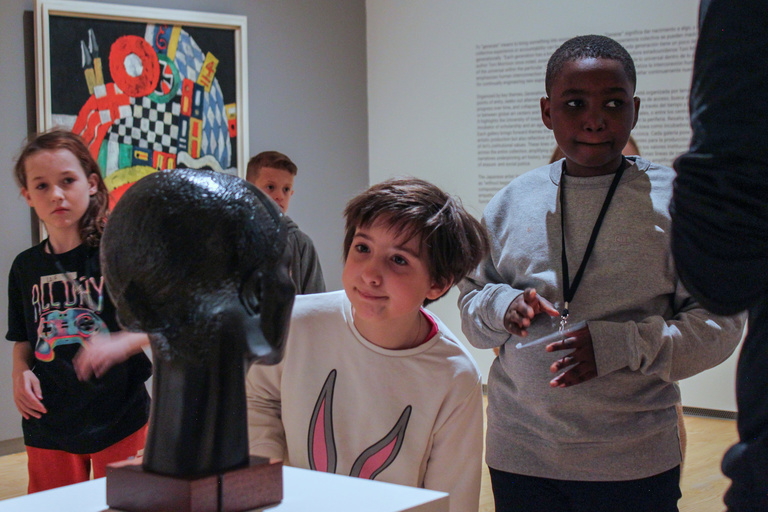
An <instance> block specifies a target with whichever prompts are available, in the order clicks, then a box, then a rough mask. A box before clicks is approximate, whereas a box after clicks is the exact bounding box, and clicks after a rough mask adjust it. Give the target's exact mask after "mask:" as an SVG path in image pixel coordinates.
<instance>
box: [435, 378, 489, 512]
mask: <svg viewBox="0 0 768 512" xmlns="http://www.w3.org/2000/svg"><path fill="white" fill-rule="evenodd" d="M436 427H437V428H436V430H435V432H434V433H433V443H432V450H431V452H430V454H429V459H428V461H427V470H426V472H425V474H424V487H425V488H427V489H433V490H436V491H443V492H447V493H450V512H477V510H478V508H479V506H480V480H481V471H482V453H483V398H482V388H481V381H480V379H479V378H478V380H477V383H476V384H475V386H474V387H473V388H472V390H471V392H470V393H469V394H468V395H467V396H466V397H464V398H463V399H462V400H461V401H460V402H459V403H458V404H457V405H456V407H455V408H454V409H453V410H452V411H449V412H448V413H447V414H446V416H445V417H444V419H443V421H442V422H441V424H440V425H437V426H436Z"/></svg>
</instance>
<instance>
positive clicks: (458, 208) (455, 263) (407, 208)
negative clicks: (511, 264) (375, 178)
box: [344, 177, 489, 306]
mask: <svg viewBox="0 0 768 512" xmlns="http://www.w3.org/2000/svg"><path fill="white" fill-rule="evenodd" d="M344 218H345V219H346V228H345V235H344V261H345V262H346V260H347V255H348V254H349V249H350V247H351V245H352V239H353V238H354V236H355V231H356V230H357V228H360V227H362V228H366V227H370V226H371V225H373V224H374V223H375V222H377V221H380V222H384V223H385V224H386V225H387V226H389V228H390V229H393V230H394V231H395V232H396V233H397V234H398V235H402V236H405V237H407V238H409V239H410V238H413V237H419V239H420V241H421V246H422V247H423V248H425V249H426V251H427V262H428V267H429V273H430V277H431V279H432V280H433V281H434V282H435V283H438V284H440V285H444V284H446V283H453V284H456V283H458V282H459V281H461V280H462V279H464V277H465V276H466V275H467V274H468V273H469V272H470V271H472V270H474V269H475V268H476V267H477V265H479V264H480V261H481V260H482V259H483V258H484V257H485V255H486V254H487V253H488V248H489V243H488V235H487V233H486V230H485V228H484V227H483V226H482V224H480V222H479V221H478V220H477V219H475V218H474V217H473V216H472V215H470V214H469V213H468V212H467V211H466V210H465V209H464V207H463V206H462V204H461V200H460V199H459V198H456V197H453V196H451V195H449V194H446V193H445V192H443V191H442V190H440V189H439V188H438V187H437V186H435V185H433V184H432V183H429V182H428V181H425V180H422V179H419V178H412V177H405V178H392V179H389V180H386V181H383V182H381V183H379V184H376V185H373V186H372V187H370V188H369V189H368V190H366V191H365V192H363V193H362V194H360V195H358V196H357V197H355V198H353V199H352V200H351V201H349V203H347V207H346V208H345V209H344ZM430 302H433V301H431V300H428V299H425V300H424V305H425V306H426V305H427V304H429V303H430Z"/></svg>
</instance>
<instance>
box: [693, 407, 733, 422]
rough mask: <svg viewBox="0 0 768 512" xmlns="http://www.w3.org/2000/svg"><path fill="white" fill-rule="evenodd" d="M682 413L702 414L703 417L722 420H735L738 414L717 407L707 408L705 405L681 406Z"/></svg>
mask: <svg viewBox="0 0 768 512" xmlns="http://www.w3.org/2000/svg"><path fill="white" fill-rule="evenodd" d="M683 414H688V415H690V416H703V417H705V418H717V419H722V420H735V419H736V418H737V416H738V414H737V413H736V412H734V411H721V410H719V409H707V408H705V407H689V406H687V405H684V406H683Z"/></svg>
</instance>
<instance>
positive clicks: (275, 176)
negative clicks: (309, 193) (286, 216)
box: [253, 167, 293, 213]
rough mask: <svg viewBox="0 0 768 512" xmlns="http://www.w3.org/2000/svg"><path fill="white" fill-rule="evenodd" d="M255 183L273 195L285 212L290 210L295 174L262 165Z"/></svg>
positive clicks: (270, 195) (269, 194) (266, 192)
mask: <svg viewBox="0 0 768 512" xmlns="http://www.w3.org/2000/svg"><path fill="white" fill-rule="evenodd" d="M253 184H254V185H256V186H257V187H259V188H260V189H261V190H262V191H263V192H264V193H265V194H267V195H268V196H269V197H271V198H272V199H273V200H274V201H275V202H276V203H277V204H278V206H280V209H281V210H283V213H285V212H287V211H288V204H289V203H290V202H291V196H292V195H293V174H291V173H290V172H288V171H284V170H283V169H275V168H274V167H262V168H261V169H259V174H258V175H257V176H256V179H255V180H254V182H253Z"/></svg>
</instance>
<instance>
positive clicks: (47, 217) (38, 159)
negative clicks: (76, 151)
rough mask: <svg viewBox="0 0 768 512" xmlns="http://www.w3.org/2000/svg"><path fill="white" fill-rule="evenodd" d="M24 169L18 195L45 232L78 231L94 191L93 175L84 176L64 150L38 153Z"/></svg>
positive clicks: (95, 180) (74, 160) (29, 158)
mask: <svg viewBox="0 0 768 512" xmlns="http://www.w3.org/2000/svg"><path fill="white" fill-rule="evenodd" d="M24 170H25V173H26V177H27V185H26V187H24V188H22V189H21V193H22V195H23V196H24V198H25V199H26V200H27V204H29V206H31V207H32V208H34V209H35V213H37V216H38V217H39V218H40V220H42V221H43V222H44V223H45V227H46V229H47V230H48V231H49V232H51V233H55V232H57V231H62V230H64V231H67V230H78V229H79V224H78V223H79V221H80V218H81V217H82V216H83V215H84V214H85V212H86V210H87V209H88V204H89V202H90V198H91V196H92V195H94V194H95V193H96V191H97V185H98V182H97V178H96V176H95V175H91V176H90V177H86V176H85V171H84V170H83V168H82V167H81V165H80V161H79V160H78V159H77V158H75V155H73V154H72V153H70V152H69V151H68V150H66V149H57V150H43V151H38V152H36V153H34V154H32V155H31V156H29V157H27V160H26V161H25V162H24Z"/></svg>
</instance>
